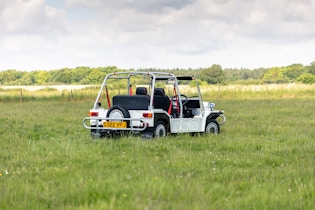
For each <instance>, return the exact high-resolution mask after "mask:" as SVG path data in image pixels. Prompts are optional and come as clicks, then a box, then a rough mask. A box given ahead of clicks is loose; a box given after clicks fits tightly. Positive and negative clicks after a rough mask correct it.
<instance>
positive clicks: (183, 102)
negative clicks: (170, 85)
mask: <svg viewBox="0 0 315 210" xmlns="http://www.w3.org/2000/svg"><path fill="white" fill-rule="evenodd" d="M176 97H178V95H176V96H172V97H171V101H172V102H173V101H176ZM179 97H180V100H181V101H182V105H183V106H184V105H186V104H187V102H188V97H187V96H186V95H184V94H180V95H179Z"/></svg>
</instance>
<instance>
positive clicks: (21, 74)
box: [0, 62, 315, 85]
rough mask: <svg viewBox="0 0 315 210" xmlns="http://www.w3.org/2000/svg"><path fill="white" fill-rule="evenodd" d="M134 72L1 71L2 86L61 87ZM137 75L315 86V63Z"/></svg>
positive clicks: (98, 69) (79, 69) (110, 69)
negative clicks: (178, 76)
mask: <svg viewBox="0 0 315 210" xmlns="http://www.w3.org/2000/svg"><path fill="white" fill-rule="evenodd" d="M120 71H134V70H133V69H128V70H126V69H118V68H117V67H115V66H108V67H96V68H90V67H77V68H62V69H58V70H50V71H47V70H37V71H18V70H5V71H0V85H53V84H55V85H57V84H100V83H101V82H102V81H103V79H104V78H105V76H106V75H107V74H108V73H112V72H120ZM137 71H160V72H171V73H174V74H175V75H181V76H187V75H189V76H195V77H196V78H198V80H200V81H201V82H204V83H208V84H264V83H292V82H300V83H304V84H314V83H315V62H312V63H311V64H310V65H307V66H304V65H302V64H293V65H289V66H284V67H272V68H258V69H236V68H235V69H228V68H227V69H222V67H221V66H220V65H218V64H214V65H212V66H211V67H208V68H198V69H178V68H177V69H155V68H150V69H138V70H137Z"/></svg>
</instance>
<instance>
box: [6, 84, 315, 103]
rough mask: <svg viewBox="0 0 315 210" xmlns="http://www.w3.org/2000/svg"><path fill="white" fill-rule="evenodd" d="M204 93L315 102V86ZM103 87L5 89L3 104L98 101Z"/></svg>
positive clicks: (215, 88) (206, 89) (205, 88)
mask: <svg viewBox="0 0 315 210" xmlns="http://www.w3.org/2000/svg"><path fill="white" fill-rule="evenodd" d="M200 89H201V92H202V94H203V96H204V97H205V98H210V99H211V100H220V99H275V98H305V97H308V98H314V97H315V85H306V84H295V83H292V84H267V85H226V86H222V85H202V86H201V88H200ZM98 91H99V86H91V87H87V88H84V89H81V90H77V89H63V90H62V89H61V90H60V89H57V88H53V86H49V87H46V88H45V87H43V88H42V89H39V90H36V91H29V90H26V89H21V88H17V89H3V88H2V89H1V88H0V102H23V101H24V102H26V101H32V100H46V101H47V100H48V101H49V100H59V101H72V100H77V101H78V100H91V101H93V100H95V98H96V95H97V93H98ZM123 91H124V90H118V89H114V90H111V91H110V94H111V95H115V94H117V93H120V92H123ZM166 92H167V94H168V95H169V96H171V95H172V94H173V88H172V87H168V88H166ZM181 92H182V93H184V94H189V95H194V94H195V95H196V94H197V92H196V88H192V87H189V86H186V87H185V88H182V89H181Z"/></svg>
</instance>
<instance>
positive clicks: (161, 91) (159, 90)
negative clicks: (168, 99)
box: [154, 88, 165, 96]
mask: <svg viewBox="0 0 315 210" xmlns="http://www.w3.org/2000/svg"><path fill="white" fill-rule="evenodd" d="M154 95H158V96H164V95H165V91H164V89H163V88H154Z"/></svg>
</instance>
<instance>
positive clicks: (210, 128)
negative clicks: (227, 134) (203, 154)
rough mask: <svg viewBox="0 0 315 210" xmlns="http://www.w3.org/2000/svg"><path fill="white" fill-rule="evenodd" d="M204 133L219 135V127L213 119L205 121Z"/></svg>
mask: <svg viewBox="0 0 315 210" xmlns="http://www.w3.org/2000/svg"><path fill="white" fill-rule="evenodd" d="M205 133H207V134H219V133H220V127H219V124H218V122H217V121H215V120H214V119H210V120H208V121H207V124H206V128H205Z"/></svg>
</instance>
